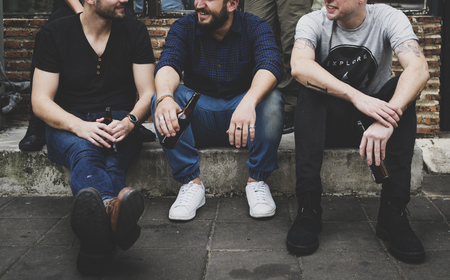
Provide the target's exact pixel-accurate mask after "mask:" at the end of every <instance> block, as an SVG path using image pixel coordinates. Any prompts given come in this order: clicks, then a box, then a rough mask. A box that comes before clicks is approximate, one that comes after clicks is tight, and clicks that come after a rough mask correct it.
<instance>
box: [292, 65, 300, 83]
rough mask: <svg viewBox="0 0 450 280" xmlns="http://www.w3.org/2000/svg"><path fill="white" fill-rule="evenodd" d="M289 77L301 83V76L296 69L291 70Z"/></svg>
mask: <svg viewBox="0 0 450 280" xmlns="http://www.w3.org/2000/svg"><path fill="white" fill-rule="evenodd" d="M291 76H292V77H293V78H294V79H295V80H296V81H297V82H299V83H302V81H301V77H302V74H301V73H300V71H299V70H298V68H297V67H292V70H291Z"/></svg>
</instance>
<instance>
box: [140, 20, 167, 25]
mask: <svg viewBox="0 0 450 280" xmlns="http://www.w3.org/2000/svg"><path fill="white" fill-rule="evenodd" d="M141 21H142V22H144V24H145V25H147V26H163V25H164V23H165V20H163V19H144V20H141Z"/></svg>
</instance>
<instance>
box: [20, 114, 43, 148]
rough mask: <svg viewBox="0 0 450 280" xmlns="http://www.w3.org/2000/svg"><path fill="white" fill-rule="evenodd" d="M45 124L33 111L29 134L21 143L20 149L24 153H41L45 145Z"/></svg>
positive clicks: (29, 123)
mask: <svg viewBox="0 0 450 280" xmlns="http://www.w3.org/2000/svg"><path fill="white" fill-rule="evenodd" d="M45 126H46V124H45V122H44V121H43V120H41V119H40V118H38V117H37V116H36V115H35V114H34V113H33V111H32V110H31V114H30V120H29V122H28V129H27V133H26V134H25V136H24V137H23V139H22V140H21V141H20V142H19V149H21V150H24V151H39V150H40V149H42V147H44V145H45Z"/></svg>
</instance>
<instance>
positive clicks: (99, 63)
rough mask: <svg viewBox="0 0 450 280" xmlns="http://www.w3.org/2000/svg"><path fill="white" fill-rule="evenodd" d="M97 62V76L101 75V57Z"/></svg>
mask: <svg viewBox="0 0 450 280" xmlns="http://www.w3.org/2000/svg"><path fill="white" fill-rule="evenodd" d="M97 61H98V63H97V75H100V68H101V66H100V65H101V62H102V59H101V58H100V57H99V58H98V59H97Z"/></svg>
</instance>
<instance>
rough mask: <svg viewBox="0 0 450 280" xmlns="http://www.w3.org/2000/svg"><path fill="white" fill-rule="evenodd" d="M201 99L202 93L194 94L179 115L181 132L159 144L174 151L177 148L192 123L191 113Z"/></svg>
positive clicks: (163, 138) (162, 140) (162, 139)
mask: <svg viewBox="0 0 450 280" xmlns="http://www.w3.org/2000/svg"><path fill="white" fill-rule="evenodd" d="M199 98H200V93H198V92H194V94H193V95H192V97H191V99H189V101H188V102H187V103H186V106H184V108H183V110H182V111H181V112H179V113H178V124H179V125H180V130H179V131H177V134H176V135H175V136H171V137H167V136H164V137H162V138H161V141H160V142H159V143H160V144H161V145H162V146H163V147H164V148H166V149H174V148H175V146H176V145H177V144H178V142H179V141H180V138H181V136H183V134H184V132H185V131H186V129H187V128H188V126H189V123H190V122H191V113H192V112H193V111H194V108H195V105H196V104H197V101H198V99H199Z"/></svg>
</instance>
